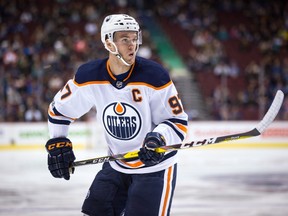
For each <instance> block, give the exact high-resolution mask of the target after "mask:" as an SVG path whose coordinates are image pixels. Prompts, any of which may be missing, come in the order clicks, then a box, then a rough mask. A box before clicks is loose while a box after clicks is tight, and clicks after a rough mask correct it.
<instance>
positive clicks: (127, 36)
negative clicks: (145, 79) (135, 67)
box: [114, 31, 138, 64]
mask: <svg viewBox="0 0 288 216" xmlns="http://www.w3.org/2000/svg"><path fill="white" fill-rule="evenodd" d="M114 43H115V44H116V46H117V48H118V51H119V53H120V54H121V56H122V58H123V59H124V60H125V61H126V62H127V63H129V64H133V63H134V61H135V57H136V47H137V43H138V34H137V32H134V31H122V32H116V33H115V35H114Z"/></svg>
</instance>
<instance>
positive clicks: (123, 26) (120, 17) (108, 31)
mask: <svg viewBox="0 0 288 216" xmlns="http://www.w3.org/2000/svg"><path fill="white" fill-rule="evenodd" d="M118 31H136V32H137V33H138V44H142V38H141V31H140V27H139V24H138V22H137V21H136V20H135V19H134V18H133V17H131V16H129V15H127V14H112V15H109V16H107V17H105V19H104V21H103V24H102V26H101V41H102V43H103V44H104V45H105V40H106V39H109V40H110V41H112V42H113V36H114V33H115V32H118Z"/></svg>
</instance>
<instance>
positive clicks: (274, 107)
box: [72, 90, 284, 167]
mask: <svg viewBox="0 0 288 216" xmlns="http://www.w3.org/2000/svg"><path fill="white" fill-rule="evenodd" d="M283 99H284V93H283V92H282V91H281V90H278V91H277V93H276V96H275V98H274V100H273V102H272V104H271V106H270V108H269V110H268V111H267V113H266V114H265V116H264V117H263V119H262V120H261V121H260V122H259V123H258V125H257V126H256V127H255V128H254V129H252V130H250V131H248V132H244V133H237V134H230V135H226V136H219V137H212V138H205V139H203V140H197V141H191V142H189V143H180V144H174V145H169V146H162V147H160V148H156V149H155V151H156V152H159V153H160V152H167V151H176V150H180V149H187V148H192V147H199V146H205V145H210V144H216V143H222V142H230V141H234V140H240V139H247V138H251V137H256V136H259V135H261V134H262V133H263V132H264V131H265V129H266V128H267V127H268V126H269V125H270V124H271V123H272V122H273V120H274V119H275V117H276V116H277V114H278V112H279V110H280V108H281V106H282V103H283ZM138 152H139V150H136V151H131V152H127V153H124V154H117V155H111V156H104V157H98V158H91V159H87V160H82V161H75V162H73V164H72V167H76V166H82V165H88V164H98V163H104V162H108V161H115V160H123V159H130V158H137V157H138Z"/></svg>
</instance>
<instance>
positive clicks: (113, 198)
mask: <svg viewBox="0 0 288 216" xmlns="http://www.w3.org/2000/svg"><path fill="white" fill-rule="evenodd" d="M176 174H177V164H175V165H174V166H171V167H169V168H168V169H166V170H163V171H159V172H154V173H147V174H124V173H121V172H118V171H116V170H114V169H113V168H111V166H110V165H109V163H104V164H103V167H102V170H101V171H99V172H98V174H97V175H96V177H95V179H94V181H93V183H92V185H91V187H90V189H89V191H88V194H87V197H86V199H85V201H84V204H83V206H82V212H83V213H84V214H87V215H89V216H120V215H121V216H122V215H125V216H148V215H149V216H158V215H159V216H167V215H169V214H170V207H171V203H172V198H173V193H174V189H175V184H176ZM124 212H125V214H124Z"/></svg>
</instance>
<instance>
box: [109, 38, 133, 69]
mask: <svg viewBox="0 0 288 216" xmlns="http://www.w3.org/2000/svg"><path fill="white" fill-rule="evenodd" d="M110 43H111V44H112V45H113V46H114V47H115V51H114V52H113V51H112V50H110V49H109V48H108V46H107V43H105V44H104V46H105V49H106V50H108V51H109V52H110V53H112V54H113V55H115V56H116V57H117V58H118V59H120V60H121V61H122V63H123V64H124V65H126V66H128V67H130V66H131V64H128V63H127V62H126V61H125V60H124V59H123V57H122V55H121V54H120V53H119V51H118V48H117V46H116V45H115V43H114V42H113V41H110ZM137 47H138V45H137ZM137 50H138V48H137Z"/></svg>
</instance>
